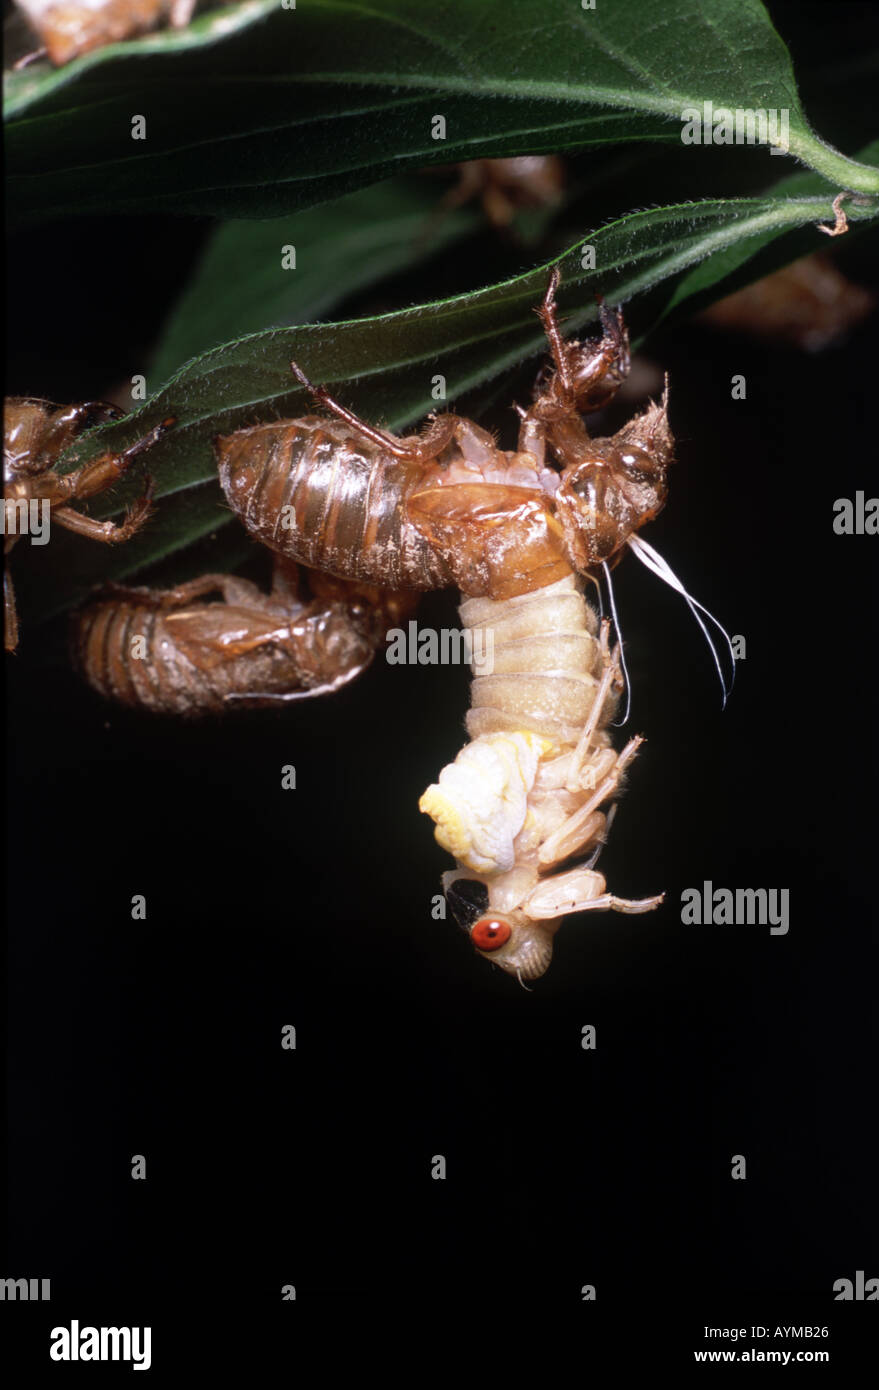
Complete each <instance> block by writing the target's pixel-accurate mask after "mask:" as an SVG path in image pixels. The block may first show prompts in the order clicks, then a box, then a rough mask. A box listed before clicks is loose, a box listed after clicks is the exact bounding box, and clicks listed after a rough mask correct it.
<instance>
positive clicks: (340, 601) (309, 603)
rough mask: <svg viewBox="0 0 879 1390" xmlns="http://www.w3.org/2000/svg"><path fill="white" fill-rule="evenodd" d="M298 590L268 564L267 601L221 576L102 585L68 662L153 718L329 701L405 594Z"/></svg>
mask: <svg viewBox="0 0 879 1390" xmlns="http://www.w3.org/2000/svg"><path fill="white" fill-rule="evenodd" d="M309 587H310V591H311V592H310V593H309V594H306V595H303V592H302V591H303V583H302V577H301V575H300V573H299V567H298V566H297V565H296V564H295V563H293V562H292V561H290V560H284V559H283V558H282V557H280V556H278V557H276V560H275V566H274V575H273V579H272V589H271V593H269V594H264V593H263V592H262V591H261V590H260V589H259V588H257V586H256V585H255V584H252V583H251V582H250V581H249V580H247V579H239V578H236V577H235V576H233V575H229V574H205V575H201V576H200V577H199V578H198V579H195V580H192V581H191V582H189V583H187V584H179V585H178V586H177V587H176V588H174V589H167V590H156V589H146V588H124V587H121V586H112V587H110V588H109V589H107V590H105V591H104V593H102V594H101V595H100V596H99V597H98V598H97V599H95V600H94V601H93V602H91V603H89V604H87V605H86V606H85V607H84V608H82V609H81V610H80V612H79V613H77V614H76V615H75V616H74V619H73V629H72V649H73V657H74V663H75V664H76V665H77V666H78V667H79V668H80V670H81V671H82V673H83V675H84V676H85V677H86V679H87V680H88V682H89V684H90V685H92V686H93V687H94V689H95V690H97V691H99V692H100V693H101V694H102V695H105V696H107V697H108V698H111V699H115V700H119V701H121V703H123V704H125V705H129V706H131V707H133V708H136V709H143V710H149V711H152V712H154V713H158V714H177V715H184V716H187V717H197V716H201V715H206V714H220V713H223V712H224V711H227V710H229V709H230V708H260V707H268V706H271V705H274V704H276V703H277V702H283V701H290V700H303V699H307V698H309V697H311V696H315V695H329V694H333V693H334V692H335V691H337V690H340V689H341V688H342V687H343V686H345V685H347V684H348V683H349V681H352V680H354V679H355V677H356V676H358V675H360V673H361V671H363V670H365V668H366V667H367V666H368V665H369V663H370V661H371V660H372V658H373V656H374V654H375V651H376V649H377V647H378V646H379V645H380V644H381V642H382V641H383V639H384V635H385V630H386V627H387V626H388V625H390V624H392V623H395V622H397V621H399V618H400V617H401V616H402V615H403V614H404V613H405V612H408V608H409V596H408V595H399V596H398V595H395V594H392V593H389V592H386V591H378V590H370V589H368V588H366V587H365V586H363V585H357V584H353V583H348V582H346V581H345V580H340V579H334V578H332V577H330V576H327V575H319V574H312V575H310V576H309ZM211 594H215V595H218V596H219V597H218V598H216V599H215V601H213V602H208V601H207V600H208V598H209V596H210V595H211Z"/></svg>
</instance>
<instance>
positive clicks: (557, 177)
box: [431, 154, 565, 229]
mask: <svg viewBox="0 0 879 1390" xmlns="http://www.w3.org/2000/svg"><path fill="white" fill-rule="evenodd" d="M443 167H445V166H443ZM456 167H457V170H458V182H457V184H455V185H454V186H453V187H452V188H450V189H449V192H448V193H447V194H446V195H445V197H444V198H443V200H442V204H441V206H442V207H443V208H445V209H446V210H449V209H451V208H456V207H460V206H461V204H462V203H468V202H469V201H470V200H471V199H472V198H479V199H480V200H481V202H482V206H483V208H484V210H485V215H486V217H487V218H488V220H489V222H490V223H491V224H492V226H493V227H497V228H499V229H501V228H505V227H509V225H510V223H511V222H512V221H513V218H514V217H515V215H516V213H517V211H518V210H519V209H520V208H534V207H548V206H551V205H552V204H553V203H557V202H558V201H559V199H560V198H561V194H562V190H563V188H564V184H565V168H564V164H563V163H562V161H561V160H560V159H559V157H558V155H555V154H530V155H516V156H514V157H512V158H507V159H469V160H467V161H466V162H465V163H463V164H458V165H457V166H456ZM431 172H433V170H431ZM436 172H438V173H439V172H442V170H441V169H440V170H437V171H436Z"/></svg>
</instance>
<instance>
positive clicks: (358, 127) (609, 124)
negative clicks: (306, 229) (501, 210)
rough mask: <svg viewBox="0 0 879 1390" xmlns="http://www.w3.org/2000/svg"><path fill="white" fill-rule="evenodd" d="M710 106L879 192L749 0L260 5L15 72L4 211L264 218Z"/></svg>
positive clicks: (633, 134) (653, 124) (268, 0)
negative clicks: (783, 115) (424, 169)
mask: <svg viewBox="0 0 879 1390" xmlns="http://www.w3.org/2000/svg"><path fill="white" fill-rule="evenodd" d="M224 23H225V24H227V25H228V28H229V32H228V34H226V35H225V36H224V35H222V34H221V33H220V32H218V30H221V29H222V27H223V25H224ZM487 98H490V100H487ZM705 101H711V102H712V103H713V105H714V107H715V108H718V107H729V108H733V109H735V108H741V109H746V110H760V109H762V110H766V111H771V110H777V111H784V112H787V113H788V115H789V123H790V124H789V149H790V153H791V154H792V155H793V156H794V157H795V158H797V159H799V160H800V161H801V162H803V163H804V164H807V165H809V166H810V167H811V168H814V169H816V170H817V171H818V172H820V173H821V174H822V175H823V176H824V177H825V178H827V179H828V180H829V181H831V182H832V183H834V184H836V185H837V186H839V187H848V188H852V189H855V190H859V191H862V192H866V193H873V192H876V191H879V172H877V170H876V169H874V168H871V167H869V166H867V165H863V164H860V163H858V162H856V161H854V160H851V159H847V158H846V157H845V156H843V155H842V154H840V153H838V152H837V151H836V150H833V149H832V148H831V147H830V146H828V145H826V144H825V143H823V142H822V141H821V140H820V139H819V138H818V137H817V136H816V135H815V134H814V133H813V132H812V131H811V129H810V128H809V125H808V122H807V120H806V117H805V115H804V113H803V111H802V109H801V106H800V102H799V98H798V95H797V90H796V84H795V81H794V75H793V71H792V68H791V63H790V59H789V56H788V53H787V50H786V48H785V46H784V44H783V43H782V41H781V39H780V38H779V37H778V35H777V34H776V32H775V30H774V29H773V27H772V24H771V23H770V20H769V17H768V15H767V13H766V11H765V9H764V8H763V6H762V5H761V4H760V3H759V0H734V3H731V0H699V3H698V4H697V5H694V3H693V0H607V2H605V0H602V3H600V4H598V5H597V7H596V8H595V9H594V10H584V9H582V8H581V7H580V6H579V5H578V4H576V3H575V0H480V3H478V4H475V3H474V2H473V0H441V3H435V4H431V5H425V4H424V0H371V3H370V4H369V5H364V4H362V3H361V0H300V3H299V5H298V7H297V9H295V10H285V9H281V8H280V7H279V5H278V4H277V0H251V3H250V5H248V6H245V7H244V11H243V12H241V13H240V14H239V12H237V11H225V10H224V11H220V12H218V14H216V15H213V16H205V17H203V18H202V19H201V20H199V21H197V22H196V24H195V25H193V27H192V30H191V31H188V32H187V33H185V34H162V35H157V36H153V37H150V38H145V39H140V40H137V41H134V42H132V43H129V44H122V45H115V46H114V47H112V48H108V49H104V50H100V51H98V52H97V53H92V54H88V55H86V56H85V57H83V58H81V59H79V60H77V61H76V62H75V63H72V64H70V65H69V67H67V68H65V69H63V70H62V71H60V72H52V71H46V70H43V71H41V72H36V71H33V70H30V71H29V70H25V71H24V72H22V73H17V74H13V75H12V77H11V78H10V79H9V81H8V84H7V120H8V128H7V143H6V155H7V166H8V192H9V202H10V206H11V207H12V209H13V211H14V213H15V215H16V216H18V217H31V218H33V217H38V216H43V217H45V216H49V215H54V216H59V215H62V214H63V215H73V214H76V213H82V212H91V213H93V212H98V211H103V210H105V209H108V208H111V209H112V210H113V211H116V212H119V211H126V212H133V211H137V210H143V209H149V210H151V211H174V212H195V213H202V214H203V213H207V214H212V215H216V216H223V217H229V216H231V217H236V216H238V217H242V216H243V217H268V216H273V215H275V216H277V215H280V214H282V213H284V212H286V211H290V210H293V209H297V208H304V207H308V206H310V205H312V204H314V203H317V202H322V201H326V200H328V199H330V198H334V197H338V196H339V195H341V194H342V193H346V192H351V191H353V190H354V189H356V188H358V187H362V186H364V185H365V184H368V183H371V182H375V181H376V180H378V179H381V178H383V177H386V176H387V175H389V174H390V173H392V172H400V170H401V169H402V168H404V167H406V166H407V165H409V166H411V165H420V164H424V163H429V162H433V163H437V162H449V161H452V160H460V159H472V158H475V157H477V156H487V155H503V154H521V153H543V152H550V151H552V152H563V151H565V150H573V149H580V148H585V147H587V146H591V145H605V144H609V143H614V142H618V141H625V140H635V139H638V140H659V141H670V142H675V143H680V141H681V135H682V129H683V127H682V120H683V119H684V114H683V113H684V111H685V109H686V108H687V107H694V106H695V107H701V106H702V103H703V102H705ZM135 115H141V116H143V117H144V118H145V120H146V135H147V138H146V139H145V140H135V139H132V134H131V132H132V118H133V117H134V116H135ZM435 116H442V117H443V118H444V120H445V122H446V131H445V138H444V139H438V138H435V137H436V133H437V132H436V130H435V128H434V124H433V119H434V117H435ZM693 157H694V167H695V166H696V163H697V162H698V161H699V160H704V158H705V157H706V153H705V151H704V150H701V149H699V150H694V156H693Z"/></svg>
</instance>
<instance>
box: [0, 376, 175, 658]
mask: <svg viewBox="0 0 879 1390" xmlns="http://www.w3.org/2000/svg"><path fill="white" fill-rule="evenodd" d="M120 414H121V412H120V411H118V410H117V409H116V407H115V406H112V405H106V404H104V403H103V402H95V401H90V402H87V403H85V404H83V405H53V404H52V403H51V402H50V401H43V400H38V399H36V398H33V397H26V396H12V397H9V398H7V400H6V404H5V409H4V424H3V499H4V500H3V521H4V533H5V537H6V539H5V553H6V555H7V556H8V554H9V552H10V551H11V550H12V548H13V546H14V545H15V543H16V541H18V540H19V539H20V538H21V536H23V535H28V534H29V535H30V536H31V539H32V540H34V539H37V543H38V544H42V543H44V542H45V541H47V540H48V538H49V534H48V533H49V527H50V525H52V524H56V523H57V525H59V526H63V527H64V528H65V529H66V530H68V531H74V532H75V533H76V534H77V535H80V536H86V537H88V539H90V540H95V541H101V542H102V543H103V544H104V545H118V544H119V543H120V542H122V541H126V540H128V539H129V538H130V537H131V536H133V535H134V534H135V532H136V531H139V530H140V528H141V526H143V524H144V522H145V521H146V519H147V517H148V516H149V515H150V510H151V498H152V482H151V480H150V481H148V482H147V486H146V489H145V491H144V494H143V496H142V497H141V498H140V500H139V501H137V502H136V503H135V504H134V506H133V507H132V508H131V510H130V511H129V512H128V515H127V516H126V518H125V520H124V521H123V522H122V523H121V524H119V525H117V524H116V523H115V522H112V521H96V520H95V519H94V518H93V517H90V516H86V515H85V514H84V513H83V512H80V511H77V510H76V508H75V507H74V506H73V505H72V504H73V503H74V502H81V501H85V500H86V499H88V498H90V497H95V496H96V495H97V494H98V493H100V492H104V491H105V490H106V489H107V488H109V487H112V486H113V484H114V483H116V482H118V480H119V479H120V478H121V477H123V475H124V474H125V473H126V472H127V471H128V469H129V468H130V467H131V465H132V463H134V461H135V460H136V459H138V458H139V457H140V455H141V454H143V453H144V452H145V451H146V450H147V449H149V448H151V447H152V445H153V444H155V443H156V441H157V440H159V439H161V437H162V435H163V434H165V432H166V431H167V430H169V429H170V428H171V426H172V425H173V424H174V420H173V418H169V419H167V420H163V421H162V422H161V424H158V425H156V426H155V428H154V429H151V430H149V431H148V433H147V434H145V435H144V436H143V438H142V439H138V440H137V441H136V443H134V444H132V445H131V446H130V447H129V448H128V449H123V450H122V451H120V452H119V453H112V452H107V453H103V454H99V455H98V456H97V457H96V458H93V459H89V461H88V462H87V463H84V464H82V465H81V466H80V467H79V468H75V469H73V470H72V471H71V472H69V473H59V472H56V471H55V464H56V463H57V462H58V460H59V459H60V457H61V455H62V454H63V453H64V452H65V450H66V449H67V448H68V447H69V446H70V445H71V444H72V443H73V441H74V440H75V439H76V437H77V436H78V435H79V433H80V432H81V431H82V430H84V429H86V428H88V427H89V426H91V425H96V424H101V423H103V422H105V421H107V420H111V419H115V418H117V417H118V416H119V415H120ZM3 583H4V609H5V640H6V650H7V651H14V650H15V648H16V646H17V645H18V618H17V614H16V607H15V594H14V591H13V587H12V580H11V578H10V575H9V566H8V563H7V567H6V571H5V574H4V579H3Z"/></svg>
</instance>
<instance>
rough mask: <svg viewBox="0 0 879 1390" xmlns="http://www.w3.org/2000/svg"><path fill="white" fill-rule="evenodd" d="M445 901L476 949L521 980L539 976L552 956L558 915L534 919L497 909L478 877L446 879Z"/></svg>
mask: <svg viewBox="0 0 879 1390" xmlns="http://www.w3.org/2000/svg"><path fill="white" fill-rule="evenodd" d="M445 891H446V901H447V902H448V904H449V907H450V908H451V909H452V912H453V914H454V916H455V920H456V921H457V923H458V925H459V926H460V927H463V928H464V930H465V931H466V932H467V934H468V935H469V937H470V941H471V943H472V945H473V947H474V948H475V950H476V951H478V952H479V954H480V955H481V956H484V957H485V959H486V960H489V961H491V963H492V965H499V966H500V968H501V970H505V971H506V972H507V974H508V975H515V976H516V977H517V978H518V980H519V982H520V983H521V982H523V981H525V980H536V979H539V977H540V976H541V975H543V974H544V973H545V971H546V970H547V968H548V966H549V963H550V961H551V960H552V942H553V937H554V935H555V932H556V929H557V928H558V925H559V920H558V919H553V920H548V921H541V922H534V921H532V920H531V918H530V917H526V916H525V914H524V912H520V911H519V910H518V909H513V910H512V911H509V912H494V911H493V910H492V909H490V908H489V903H488V889H487V887H486V886H485V884H484V883H482V882H481V881H480V880H479V879H473V878H455V879H454V880H453V881H452V882H447V883H446V890H445Z"/></svg>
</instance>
